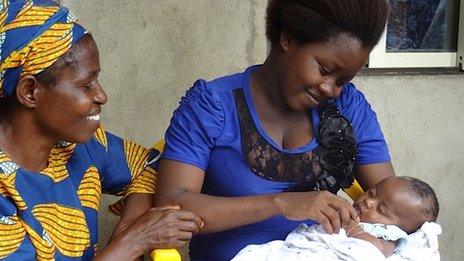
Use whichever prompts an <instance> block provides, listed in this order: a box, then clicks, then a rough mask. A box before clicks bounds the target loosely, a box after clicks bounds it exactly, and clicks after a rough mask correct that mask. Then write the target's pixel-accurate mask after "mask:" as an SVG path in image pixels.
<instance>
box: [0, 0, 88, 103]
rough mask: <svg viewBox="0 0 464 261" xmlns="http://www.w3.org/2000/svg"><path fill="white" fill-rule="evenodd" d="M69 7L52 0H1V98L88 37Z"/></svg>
mask: <svg viewBox="0 0 464 261" xmlns="http://www.w3.org/2000/svg"><path fill="white" fill-rule="evenodd" d="M76 21H77V18H76V16H74V15H73V14H72V13H71V12H70V11H69V10H68V9H67V8H64V7H60V6H59V5H58V4H57V3H56V2H54V1H52V0H0V97H3V96H4V95H5V96H9V95H11V94H12V93H13V90H14V88H15V87H16V84H17V83H18V80H19V77H21V76H24V75H35V74H37V73H40V72H41V71H43V70H45V69H46V68H48V67H50V66H51V65H52V64H53V63H54V62H56V61H57V60H58V59H59V58H60V57H61V56H62V55H64V54H65V53H66V52H67V51H68V50H69V49H70V48H71V46H72V45H73V44H74V43H76V42H77V41H78V40H79V39H80V38H81V37H82V36H84V35H85V33H86V31H85V29H84V28H83V27H82V26H80V25H78V24H77V23H76Z"/></svg>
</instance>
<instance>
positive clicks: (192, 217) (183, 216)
mask: <svg viewBox="0 0 464 261" xmlns="http://www.w3.org/2000/svg"><path fill="white" fill-rule="evenodd" d="M174 214H175V215H176V217H177V219H179V220H185V221H194V222H195V223H197V226H198V227H199V228H203V227H204V225H205V222H203V220H202V219H201V218H200V217H199V216H198V215H196V214H195V213H193V212H191V211H187V210H177V211H175V212H174Z"/></svg>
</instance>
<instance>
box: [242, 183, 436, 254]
mask: <svg viewBox="0 0 464 261" xmlns="http://www.w3.org/2000/svg"><path fill="white" fill-rule="evenodd" d="M353 207H354V208H355V209H356V210H357V211H358V213H359V217H360V220H361V222H360V223H358V222H356V221H354V220H351V222H350V223H349V224H348V226H347V227H345V228H344V229H342V230H341V231H340V233H338V234H333V235H329V234H325V232H324V231H323V228H322V226H320V225H313V226H311V227H308V226H306V225H305V224H302V225H301V226H299V227H298V228H297V229H295V230H294V231H293V232H292V233H290V234H289V235H288V236H287V238H286V240H285V241H281V240H277V241H272V242H270V243H267V244H264V245H250V246H248V247H246V248H244V249H243V250H242V251H240V252H239V254H238V255H237V256H236V257H235V259H234V260H237V261H239V260H240V261H241V260H248V259H250V260H253V261H257V260H279V259H280V258H285V260H293V259H295V260H303V259H307V258H311V259H314V260H321V259H323V260H372V257H378V258H382V254H383V256H384V257H389V256H391V255H392V254H394V253H397V252H400V251H399V250H400V249H402V248H403V249H404V248H406V247H418V248H420V249H421V251H417V250H418V249H415V251H406V254H408V255H409V256H408V258H411V259H412V260H420V259H421V258H420V257H418V258H417V259H416V258H414V257H411V255H413V256H414V255H415V256H418V255H419V256H421V255H423V254H425V252H427V251H429V250H430V251H429V252H430V253H434V254H435V255H436V256H438V257H439V254H438V243H437V242H436V241H437V240H436V238H437V235H438V234H440V232H441V228H440V226H439V225H437V224H435V223H429V222H435V221H436V219H437V215H438V211H439V205H438V200H437V197H436V195H435V192H434V191H433V189H432V188H431V187H430V186H429V185H428V184H427V183H425V182H423V181H421V180H418V179H416V178H411V177H391V178H387V179H385V180H383V181H381V182H379V183H378V184H377V185H376V186H374V187H373V188H371V189H369V190H368V191H367V192H365V193H364V194H363V195H361V196H360V197H359V198H358V199H357V200H356V201H355V202H354V203H353ZM419 229H421V231H420V232H421V234H420V235H416V236H414V235H411V236H408V235H409V234H411V233H413V232H416V231H417V230H419ZM418 233H419V232H418ZM416 239H417V241H421V242H420V243H418V242H411V241H413V240H416ZM408 240H409V241H408ZM424 240H427V242H425V241H424ZM368 242H369V243H368ZM372 245H373V246H375V247H373V246H372ZM426 248H429V250H427V249H426ZM432 248H433V249H432ZM380 253H381V254H380ZM411 253H412V254H411ZM398 256H399V255H398ZM247 257H250V258H247ZM261 258H262V259H261ZM395 258H396V257H393V256H392V258H391V259H390V258H389V260H394V259H395ZM398 259H400V260H401V259H402V258H401V257H399V258H398ZM411 259H410V260H411ZM376 260H377V259H376Z"/></svg>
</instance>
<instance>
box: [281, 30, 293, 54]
mask: <svg viewBox="0 0 464 261" xmlns="http://www.w3.org/2000/svg"><path fill="white" fill-rule="evenodd" d="M279 44H280V48H281V49H282V50H283V51H284V52H286V51H288V49H290V46H291V45H292V40H291V39H290V37H288V34H287V33H286V32H285V31H282V32H281V33H280V40H279Z"/></svg>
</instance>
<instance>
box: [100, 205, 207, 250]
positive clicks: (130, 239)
mask: <svg viewBox="0 0 464 261" xmlns="http://www.w3.org/2000/svg"><path fill="white" fill-rule="evenodd" d="M203 225H204V223H203V221H202V220H201V218H200V217H198V216H197V215H196V214H194V213H192V212H190V211H186V210H181V209H180V207H179V206H163V207H156V208H151V209H149V210H148V211H147V212H145V213H144V214H143V215H141V216H140V217H139V218H138V219H137V220H136V221H135V222H134V223H133V224H132V225H130V226H129V227H127V228H126V229H125V230H123V231H122V232H121V233H119V234H118V236H117V237H116V238H115V239H114V240H113V241H112V242H111V244H110V245H109V246H108V248H109V249H113V251H116V250H117V249H118V248H122V249H119V250H121V251H129V252H130V254H129V255H130V256H131V258H136V257H138V256H140V255H143V254H144V253H148V252H150V251H152V250H154V249H160V248H179V247H182V246H184V245H186V244H187V243H188V242H189V241H190V239H191V238H192V236H193V235H195V234H196V233H198V230H199V229H200V228H202V227H203ZM112 244H113V246H111V245H112ZM105 250H106V249H105ZM126 254H128V253H126Z"/></svg>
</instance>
